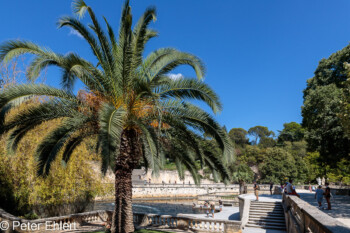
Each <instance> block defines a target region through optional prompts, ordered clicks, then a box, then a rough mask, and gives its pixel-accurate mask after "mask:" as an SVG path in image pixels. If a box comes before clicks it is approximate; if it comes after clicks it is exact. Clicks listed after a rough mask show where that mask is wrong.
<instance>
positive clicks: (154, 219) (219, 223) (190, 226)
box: [134, 213, 241, 233]
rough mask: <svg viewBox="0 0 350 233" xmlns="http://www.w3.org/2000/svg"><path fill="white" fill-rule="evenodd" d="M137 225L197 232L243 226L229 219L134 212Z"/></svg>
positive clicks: (229, 230) (230, 231)
mask: <svg viewBox="0 0 350 233" xmlns="http://www.w3.org/2000/svg"><path fill="white" fill-rule="evenodd" d="M134 224H135V226H136V227H147V226H156V227H160V226H161V227H163V228H164V227H166V228H170V229H181V230H186V231H187V230H192V231H196V232H224V233H234V232H238V231H239V230H240V228H241V222H240V221H229V220H219V219H207V218H193V217H189V216H186V215H181V214H179V215H177V216H171V215H156V214H138V213H135V214H134Z"/></svg>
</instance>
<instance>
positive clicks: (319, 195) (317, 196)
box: [315, 185, 324, 208]
mask: <svg viewBox="0 0 350 233" xmlns="http://www.w3.org/2000/svg"><path fill="white" fill-rule="evenodd" d="M323 195H324V191H323V189H322V185H319V186H318V189H316V192H315V199H316V201H317V203H318V207H319V208H321V207H322V200H323Z"/></svg>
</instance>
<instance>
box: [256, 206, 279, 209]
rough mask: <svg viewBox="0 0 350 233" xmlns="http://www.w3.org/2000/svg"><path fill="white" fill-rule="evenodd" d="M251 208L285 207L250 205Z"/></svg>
mask: <svg viewBox="0 0 350 233" xmlns="http://www.w3.org/2000/svg"><path fill="white" fill-rule="evenodd" d="M250 207H253V208H281V209H283V207H282V206H281V205H271V206H267V205H250Z"/></svg>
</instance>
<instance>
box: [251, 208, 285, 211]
mask: <svg viewBox="0 0 350 233" xmlns="http://www.w3.org/2000/svg"><path fill="white" fill-rule="evenodd" d="M260 210H261V211H270V212H273V211H279V212H283V211H284V210H283V209H265V208H250V211H260Z"/></svg>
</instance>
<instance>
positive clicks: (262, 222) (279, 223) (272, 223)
mask: <svg viewBox="0 0 350 233" xmlns="http://www.w3.org/2000/svg"><path fill="white" fill-rule="evenodd" d="M248 224H255V225H264V226H278V227H286V223H285V222H270V221H250V220H249V221H248Z"/></svg>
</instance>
